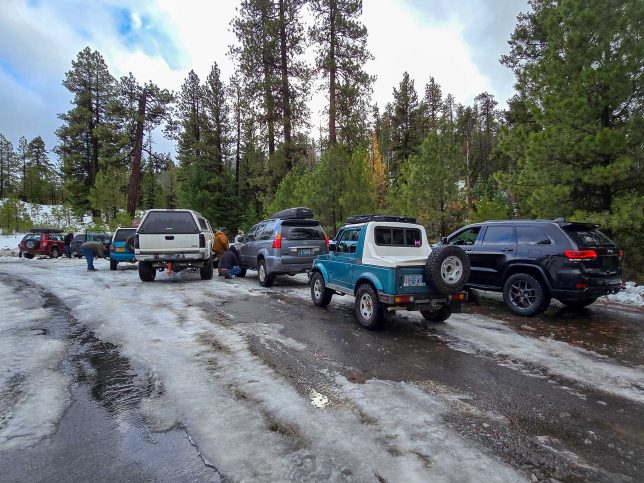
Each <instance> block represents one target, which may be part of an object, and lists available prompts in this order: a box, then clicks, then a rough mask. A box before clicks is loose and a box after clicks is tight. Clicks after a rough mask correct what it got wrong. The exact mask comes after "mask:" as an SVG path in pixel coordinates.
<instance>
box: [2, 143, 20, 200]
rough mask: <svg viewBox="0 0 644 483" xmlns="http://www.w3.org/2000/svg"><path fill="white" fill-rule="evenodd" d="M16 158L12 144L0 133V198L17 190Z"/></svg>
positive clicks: (17, 169) (17, 170)
mask: <svg viewBox="0 0 644 483" xmlns="http://www.w3.org/2000/svg"><path fill="white" fill-rule="evenodd" d="M18 172H19V167H18V159H17V158H16V153H15V152H14V150H13V145H12V144H11V141H9V140H8V139H7V138H6V137H4V135H2V134H0V199H4V198H6V197H8V196H9V194H11V193H15V192H17V191H18V179H19V177H18Z"/></svg>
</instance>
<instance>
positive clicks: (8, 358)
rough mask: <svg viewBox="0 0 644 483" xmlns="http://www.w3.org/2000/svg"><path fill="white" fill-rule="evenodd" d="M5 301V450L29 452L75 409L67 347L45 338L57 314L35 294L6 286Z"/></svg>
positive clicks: (1, 294) (0, 413) (0, 357)
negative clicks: (63, 368)
mask: <svg viewBox="0 0 644 483" xmlns="http://www.w3.org/2000/svg"><path fill="white" fill-rule="evenodd" d="M0 300H2V303H3V307H2V317H0V449H9V448H23V447H26V446H29V445H31V444H34V443H37V442H38V441H40V440H41V439H42V438H45V437H47V436H49V435H51V434H52V433H54V431H55V430H56V424H57V422H58V421H59V420H60V418H61V416H62V414H63V412H64V410H65V408H66V407H67V406H68V404H69V393H68V391H67V387H68V385H69V383H70V379H69V377H68V376H65V375H63V374H62V373H61V372H59V371H58V367H59V365H60V364H61V362H62V360H63V358H64V357H65V352H66V346H65V343H64V342H63V341H60V340H56V339H50V338H49V337H47V336H46V335H45V334H44V331H43V327H46V325H47V318H48V317H49V316H50V315H51V314H50V311H49V310H48V309H46V308H43V306H42V305H43V302H44V301H43V300H42V299H41V298H40V297H39V296H38V294H37V293H36V292H35V291H33V290H30V289H29V288H25V289H24V290H21V291H20V292H19V293H18V292H16V291H15V290H13V289H12V288H10V287H8V286H7V285H5V284H3V283H0Z"/></svg>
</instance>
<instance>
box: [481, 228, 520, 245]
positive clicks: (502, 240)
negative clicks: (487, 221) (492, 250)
mask: <svg viewBox="0 0 644 483" xmlns="http://www.w3.org/2000/svg"><path fill="white" fill-rule="evenodd" d="M515 243H516V239H515V237H514V227H513V226H496V225H492V226H488V227H487V230H485V235H484V237H483V244H484V245H514V244H515Z"/></svg>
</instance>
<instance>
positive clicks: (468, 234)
mask: <svg viewBox="0 0 644 483" xmlns="http://www.w3.org/2000/svg"><path fill="white" fill-rule="evenodd" d="M480 231H481V227H480V226H475V227H473V228H468V229H467V230H465V231H462V232H461V233H459V234H458V235H457V236H456V237H454V238H452V239H451V240H450V242H449V244H450V245H474V242H476V237H478V236H479V232H480Z"/></svg>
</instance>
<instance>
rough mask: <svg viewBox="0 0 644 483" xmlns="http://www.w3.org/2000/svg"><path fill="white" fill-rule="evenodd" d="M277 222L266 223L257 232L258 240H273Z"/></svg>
mask: <svg viewBox="0 0 644 483" xmlns="http://www.w3.org/2000/svg"><path fill="white" fill-rule="evenodd" d="M276 223H277V222H276V221H274V220H273V221H269V222H266V223H264V225H263V226H262V227H261V228H260V229H259V230H257V238H256V239H257V240H271V239H272V238H273V232H274V231H275V225H276Z"/></svg>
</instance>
